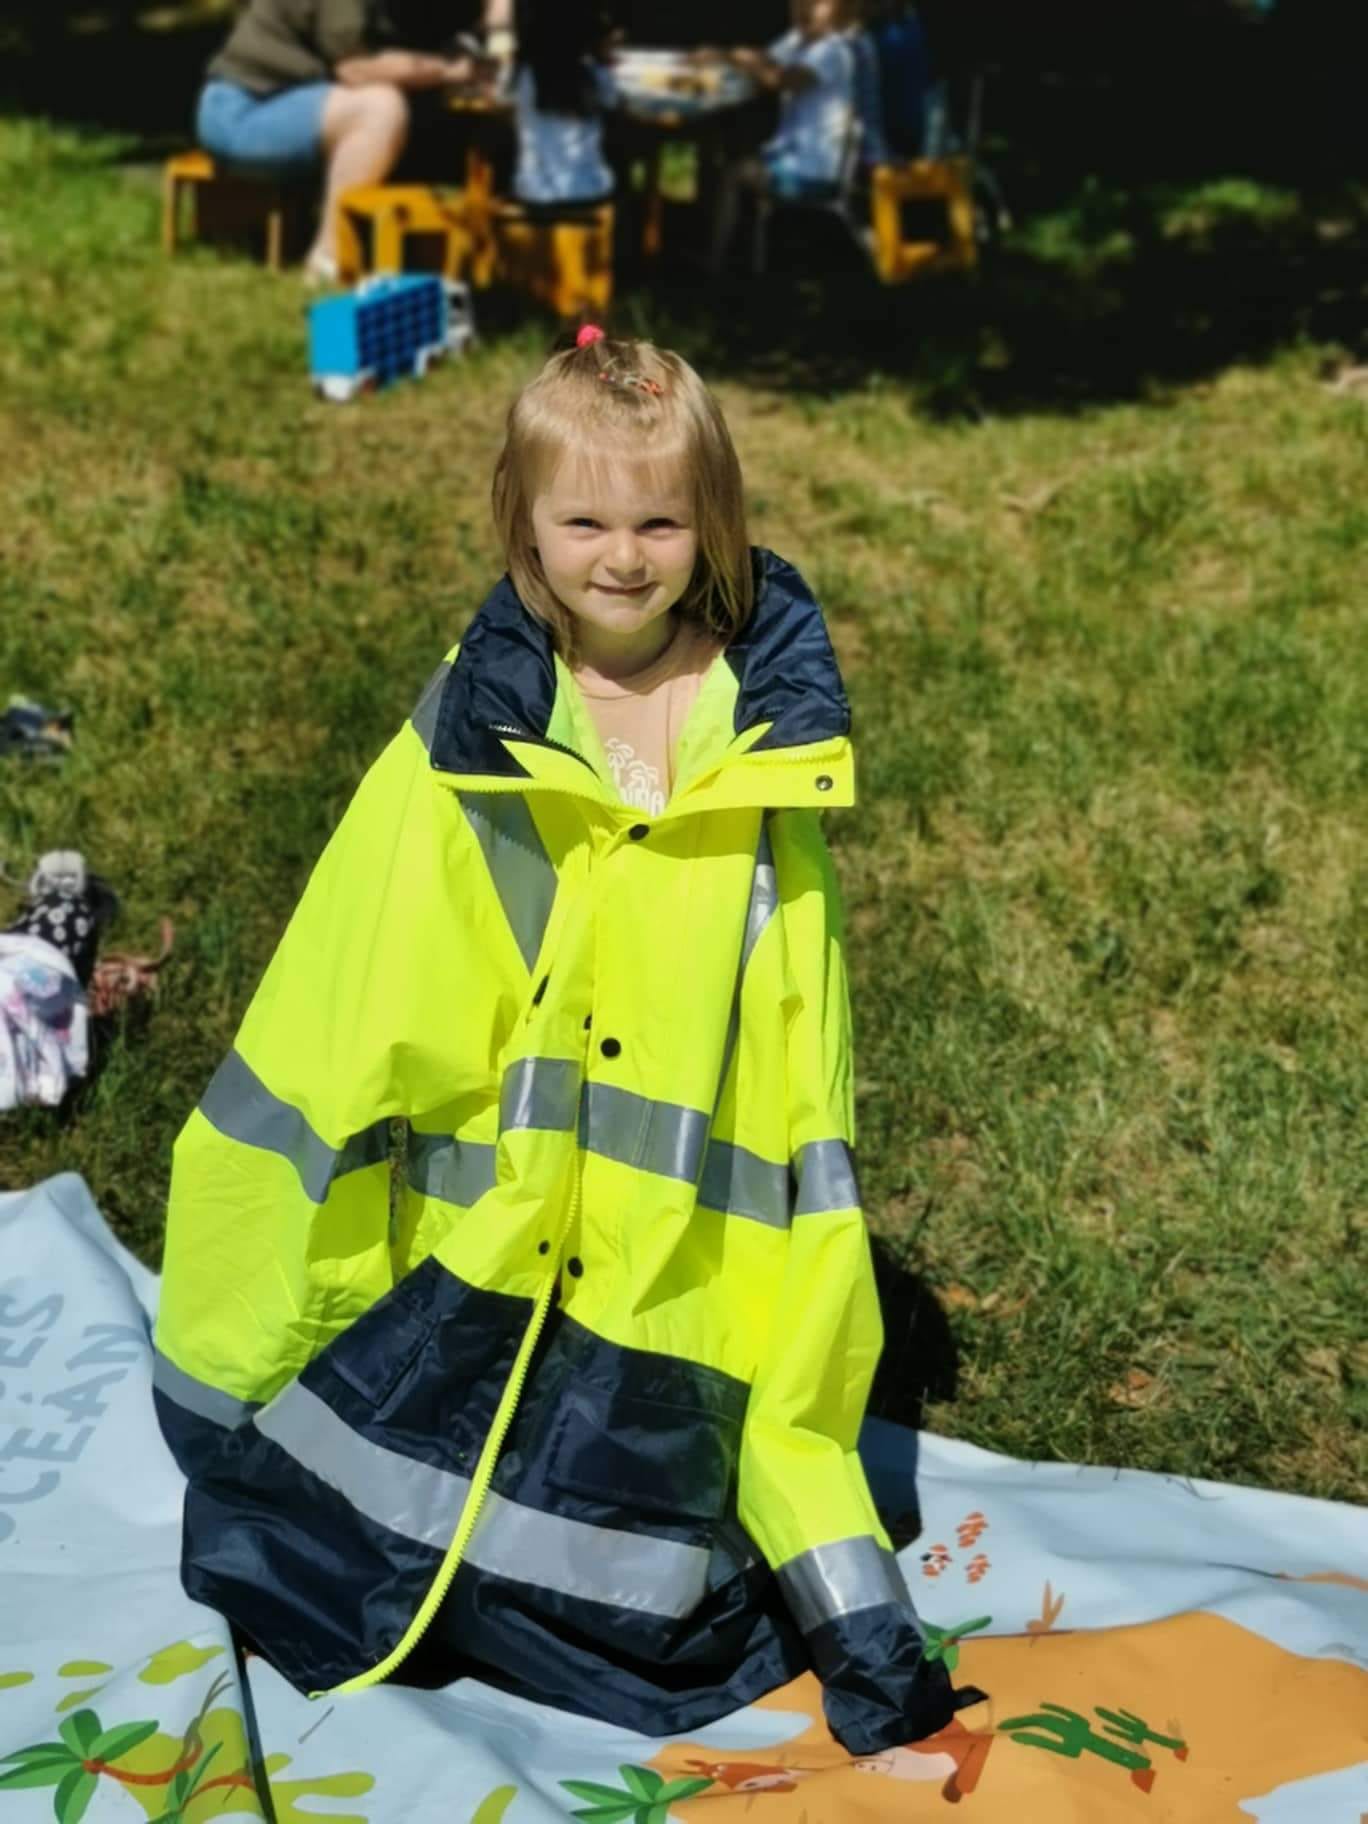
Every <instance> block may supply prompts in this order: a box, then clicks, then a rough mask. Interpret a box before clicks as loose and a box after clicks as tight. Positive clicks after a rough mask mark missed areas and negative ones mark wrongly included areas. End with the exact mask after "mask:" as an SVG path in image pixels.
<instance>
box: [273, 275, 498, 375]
mask: <svg viewBox="0 0 1368 1824" xmlns="http://www.w3.org/2000/svg"><path fill="white" fill-rule="evenodd" d="M473 334H474V323H473V320H472V313H471V306H470V291H469V288H468V287H467V286H465V285H463V284H461V283H459V282H458V281H455V280H451V279H442V278H439V277H438V276H437V275H436V274H435V273H416V272H415V273H395V274H392V275H386V276H384V277H378V278H371V279H366V280H364V281H363V282H362V283H361V284H360V285H358V286H357V288H356V290H355V291H352V292H346V293H344V294H342V295H341V296H340V297H334V298H324V299H322V300H321V301H320V302H319V303H317V304H313V305H311V306H310V308H309V370H310V374H311V377H312V379H313V386H314V391H315V392H316V393H317V394H318V395H319V396H320V398H323V399H335V400H345V399H354V398H355V397H356V396H357V394H358V393H366V392H374V391H375V390H376V388H377V387H381V386H388V385H389V383H390V382H391V381H392V380H399V379H402V378H403V377H404V376H405V375H409V374H412V375H415V376H419V377H421V376H422V375H423V374H425V373H426V372H427V370H428V368H429V367H430V366H431V365H432V363H433V362H434V361H440V360H441V359H442V357H443V356H444V355H446V354H447V353H448V351H453V352H457V353H459V352H460V351H461V350H463V349H464V348H465V347H466V346H467V345H468V344H469V342H470V340H471V337H472V336H473Z"/></svg>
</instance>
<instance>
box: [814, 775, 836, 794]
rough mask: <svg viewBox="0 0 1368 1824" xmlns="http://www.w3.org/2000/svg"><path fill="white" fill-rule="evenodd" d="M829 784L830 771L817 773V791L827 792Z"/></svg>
mask: <svg viewBox="0 0 1368 1824" xmlns="http://www.w3.org/2000/svg"><path fill="white" fill-rule="evenodd" d="M831 786H832V779H831V774H830V773H818V775H817V790H818V791H819V792H829V791H830V790H831Z"/></svg>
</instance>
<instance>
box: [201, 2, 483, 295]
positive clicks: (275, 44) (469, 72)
mask: <svg viewBox="0 0 1368 1824" xmlns="http://www.w3.org/2000/svg"><path fill="white" fill-rule="evenodd" d="M430 10H431V11H441V10H443V9H440V8H436V7H434V8H432V9H430ZM394 35H395V33H394V27H393V25H392V24H391V23H390V20H389V16H388V13H387V11H386V10H385V9H383V8H382V7H381V5H379V4H377V3H376V0H248V4H247V6H246V9H245V10H244V12H243V13H242V15H241V17H240V18H239V19H238V21H237V24H236V25H235V26H234V27H233V30H232V32H231V34H230V35H229V38H228V42H227V43H226V44H225V45H224V47H223V49H222V50H221V51H220V52H219V54H218V55H217V57H215V58H214V60H213V62H212V63H211V64H210V65H209V68H208V71H207V80H206V81H205V84H204V87H203V88H202V89H201V91H200V97H199V104H198V106H197V108H196V112H195V130H196V134H197V137H198V139H199V142H200V144H201V145H202V146H203V147H204V149H205V150H206V151H207V152H210V153H212V154H213V156H214V157H215V158H216V159H218V160H221V161H222V162H223V163H224V164H226V165H229V166H232V167H234V168H236V169H239V170H246V171H252V172H259V173H261V174H262V175H270V176H273V177H292V176H298V175H303V174H307V173H308V172H309V171H310V170H314V169H317V168H318V167H319V166H320V165H322V166H324V167H326V178H325V183H324V191H323V206H322V213H321V215H320V218H319V225H318V234H317V237H316V239H315V241H314V244H313V246H312V248H311V249H310V251H309V254H308V257H307V260H306V262H305V270H306V272H307V274H308V275H309V276H310V277H311V278H313V279H315V280H327V279H334V278H336V277H337V244H336V239H335V236H336V225H337V210H336V203H337V199H338V197H339V196H340V195H341V193H342V192H343V191H344V190H348V189H350V188H351V187H352V186H353V185H354V184H374V183H380V182H382V181H383V180H384V179H385V178H386V177H387V176H388V175H389V173H390V172H391V171H392V170H393V169H394V166H395V164H396V162H397V161H398V158H399V155H400V153H401V152H402V151H403V149H404V143H405V141H406V139H407V138H408V130H409V100H408V97H409V95H410V94H411V93H412V92H414V91H417V90H420V89H433V88H437V87H439V86H440V85H441V84H443V83H447V82H465V81H468V80H470V79H471V77H472V76H474V75H475V74H476V73H477V72H476V65H475V62H474V60H473V59H472V58H471V57H469V56H463V57H457V58H455V59H452V58H448V57H443V56H437V55H433V54H431V53H429V52H425V51H414V50H405V49H403V48H402V47H401V46H400V45H398V44H397V43H394V42H392V41H391V40H392V38H393V37H394Z"/></svg>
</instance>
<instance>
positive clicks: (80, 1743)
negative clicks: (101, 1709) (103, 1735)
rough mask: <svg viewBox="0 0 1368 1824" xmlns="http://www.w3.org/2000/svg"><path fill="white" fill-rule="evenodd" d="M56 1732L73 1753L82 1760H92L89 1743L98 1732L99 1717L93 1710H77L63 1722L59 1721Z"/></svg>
mask: <svg viewBox="0 0 1368 1824" xmlns="http://www.w3.org/2000/svg"><path fill="white" fill-rule="evenodd" d="M57 1733H58V1735H60V1736H61V1738H62V1740H63V1741H64V1742H65V1743H66V1745H67V1747H68V1748H70V1750H71V1752H72V1753H73V1754H74V1755H77V1756H79V1757H80V1759H81V1760H83V1761H89V1760H93V1759H94V1756H93V1755H92V1754H91V1752H90V1744H91V1743H92V1742H93V1741H94V1740H95V1739H96V1737H97V1736H98V1735H99V1733H100V1719H99V1717H98V1716H96V1714H95V1712H94V1711H93V1710H78V1711H76V1713H75V1714H74V1715H73V1716H69V1717H67V1719H66V1720H65V1722H62V1723H59V1724H58V1726H57Z"/></svg>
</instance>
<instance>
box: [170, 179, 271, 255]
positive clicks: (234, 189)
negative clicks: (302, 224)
mask: <svg viewBox="0 0 1368 1824" xmlns="http://www.w3.org/2000/svg"><path fill="white" fill-rule="evenodd" d="M288 213H289V204H288V203H287V201H286V198H285V195H284V193H283V192H282V190H281V189H280V187H279V185H277V184H273V183H271V182H270V181H269V180H266V179H260V178H253V177H240V176H238V175H236V174H235V173H232V172H226V171H220V170H219V169H218V167H217V166H216V165H215V163H214V161H213V159H212V158H210V156H209V154H208V153H207V152H181V153H178V154H177V156H176V157H175V158H169V159H167V161H166V165H165V167H164V169H163V172H162V247H163V248H164V249H165V251H166V252H167V253H175V251H176V250H177V248H178V247H181V246H183V245H184V243H185V242H186V241H187V240H192V239H193V240H206V241H207V240H221V239H225V238H228V237H229V236H232V235H239V234H242V233H243V232H244V231H245V230H249V229H256V228H260V229H261V230H262V231H263V236H264V253H265V258H266V264H267V265H268V266H269V267H270V269H271V271H272V272H279V271H280V268H281V266H282V265H283V263H284V258H285V223H286V217H287V215H288Z"/></svg>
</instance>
